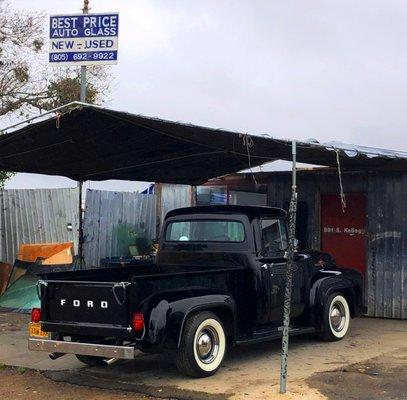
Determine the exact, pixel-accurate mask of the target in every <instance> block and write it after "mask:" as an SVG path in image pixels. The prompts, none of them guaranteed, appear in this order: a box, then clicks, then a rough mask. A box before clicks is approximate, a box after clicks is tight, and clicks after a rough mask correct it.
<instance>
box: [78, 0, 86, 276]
mask: <svg viewBox="0 0 407 400" xmlns="http://www.w3.org/2000/svg"><path fill="white" fill-rule="evenodd" d="M82 12H83V14H87V13H88V12H89V0H83V9H82ZM80 101H81V102H82V103H86V65H81V92H80ZM82 186H83V182H78V190H79V215H78V217H79V232H78V258H79V269H82V267H83V215H82Z"/></svg>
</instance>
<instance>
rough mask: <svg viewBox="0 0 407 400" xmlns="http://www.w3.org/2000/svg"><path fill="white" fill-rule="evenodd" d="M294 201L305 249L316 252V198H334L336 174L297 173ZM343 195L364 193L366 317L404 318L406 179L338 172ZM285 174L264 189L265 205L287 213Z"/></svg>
mask: <svg viewBox="0 0 407 400" xmlns="http://www.w3.org/2000/svg"><path fill="white" fill-rule="evenodd" d="M297 184H298V193H299V196H298V201H299V206H300V212H299V214H301V213H305V214H307V218H306V221H303V224H304V226H305V228H304V229H305V230H306V238H307V243H305V245H306V247H311V248H314V249H319V248H320V206H319V204H320V203H319V202H320V195H321V194H329V193H338V192H339V184H338V176H337V174H336V173H327V172H324V173H322V172H320V173H315V172H299V173H298V183H297ZM343 185H344V190H345V192H348V193H352V192H360V193H366V194H367V203H368V206H367V207H368V212H367V214H368V215H367V227H366V230H367V233H368V243H367V272H366V293H365V296H366V305H367V306H368V315H370V316H377V317H386V318H403V319H407V221H406V218H407V174H391V173H386V174H385V173H381V174H379V173H370V174H367V173H344V174H343ZM290 194H291V175H290V174H289V173H276V174H273V175H272V176H270V183H269V184H268V201H269V205H271V206H277V207H283V208H287V206H288V202H289V200H290ZM301 208H302V210H301Z"/></svg>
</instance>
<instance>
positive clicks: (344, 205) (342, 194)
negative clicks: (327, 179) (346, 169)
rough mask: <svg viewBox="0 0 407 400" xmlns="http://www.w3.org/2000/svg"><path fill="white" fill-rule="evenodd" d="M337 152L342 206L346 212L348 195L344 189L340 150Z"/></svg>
mask: <svg viewBox="0 0 407 400" xmlns="http://www.w3.org/2000/svg"><path fill="white" fill-rule="evenodd" d="M335 153H336V163H337V164H338V177H339V188H340V197H341V206H342V212H343V213H344V212H345V210H346V196H345V192H344V191H343V184H342V171H341V163H340V160H339V150H338V149H335Z"/></svg>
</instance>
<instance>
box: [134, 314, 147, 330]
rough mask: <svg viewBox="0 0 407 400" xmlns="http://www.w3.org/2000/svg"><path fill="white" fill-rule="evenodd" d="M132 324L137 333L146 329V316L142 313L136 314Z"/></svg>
mask: <svg viewBox="0 0 407 400" xmlns="http://www.w3.org/2000/svg"><path fill="white" fill-rule="evenodd" d="M132 322H133V323H132V325H133V329H134V330H135V331H141V330H143V329H144V315H143V314H142V313H134V314H133V321H132Z"/></svg>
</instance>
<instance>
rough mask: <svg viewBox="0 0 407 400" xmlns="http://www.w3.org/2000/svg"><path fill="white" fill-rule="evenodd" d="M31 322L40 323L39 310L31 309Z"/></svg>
mask: <svg viewBox="0 0 407 400" xmlns="http://www.w3.org/2000/svg"><path fill="white" fill-rule="evenodd" d="M31 321H32V322H40V321H41V308H33V309H32V310H31Z"/></svg>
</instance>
